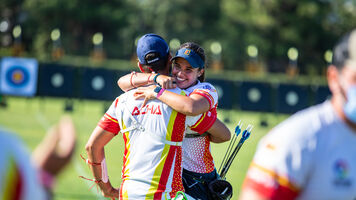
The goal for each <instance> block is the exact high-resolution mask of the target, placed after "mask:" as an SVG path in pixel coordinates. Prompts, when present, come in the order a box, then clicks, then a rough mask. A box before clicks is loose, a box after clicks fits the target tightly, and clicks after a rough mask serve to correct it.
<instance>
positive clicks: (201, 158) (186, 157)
mask: <svg viewBox="0 0 356 200" xmlns="http://www.w3.org/2000/svg"><path fill="white" fill-rule="evenodd" d="M185 91H186V92H187V93H188V94H189V95H192V94H198V95H201V96H203V97H205V98H206V99H207V100H208V101H209V105H210V109H209V110H211V111H208V112H206V113H204V114H203V115H211V114H212V113H215V112H216V110H214V109H216V106H217V103H218V93H217V92H216V89H215V88H214V86H213V85H211V84H210V83H207V82H198V84H196V85H194V86H192V87H190V88H188V89H186V90H185ZM186 133H194V131H192V130H190V129H188V130H187V132H186ZM183 168H184V169H186V170H188V171H191V172H195V173H210V172H212V171H213V170H214V160H213V156H212V155H211V147H210V140H209V137H208V136H204V137H195V138H184V140H183Z"/></svg>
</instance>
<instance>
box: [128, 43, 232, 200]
mask: <svg viewBox="0 0 356 200" xmlns="http://www.w3.org/2000/svg"><path fill="white" fill-rule="evenodd" d="M171 61H172V76H173V78H174V79H175V81H176V84H177V86H178V87H179V88H182V89H184V91H185V93H186V95H187V96H182V95H177V94H174V93H172V92H170V91H167V90H165V89H162V88H160V87H157V86H150V87H141V88H138V89H137V90H136V94H135V95H136V96H137V98H145V101H148V100H150V99H159V100H160V101H162V102H164V103H166V104H167V105H169V106H170V107H172V108H173V109H175V110H177V111H178V112H180V113H183V114H186V115H188V116H190V115H192V116H194V115H198V114H204V113H205V114H207V115H209V114H211V113H216V109H217V104H218V93H217V91H216V89H215V87H214V86H213V85H211V84H210V83H207V82H203V81H204V78H205V77H204V74H205V68H206V64H205V52H204V49H203V48H202V47H200V46H199V45H198V44H196V43H194V42H186V43H184V44H182V45H181V46H180V48H179V49H178V51H177V53H176V55H175V56H174V57H173V58H172V59H171ZM157 88H158V89H157ZM157 92H158V93H157ZM216 123H219V121H218V120H217V121H216V122H215V124H216ZM220 123H221V122H220ZM215 124H214V125H215ZM221 124H222V123H221ZM214 125H213V127H214ZM224 126H225V125H223V124H222V127H224ZM213 127H212V128H213ZM223 129H224V128H222V129H216V131H217V132H218V133H219V131H221V130H223ZM208 133H209V134H207V133H206V134H203V135H200V134H197V133H196V132H194V131H192V130H189V129H188V130H187V131H186V138H185V139H184V140H183V175H182V176H183V185H184V189H185V192H186V193H187V194H189V195H190V196H192V197H194V198H196V199H201V200H209V199H214V198H216V197H212V195H211V194H210V193H209V192H210V191H209V188H208V185H209V184H210V183H212V182H213V181H215V180H217V179H219V175H218V173H217V172H216V168H215V165H214V160H213V157H212V154H211V149H210V142H215V143H222V142H226V141H228V140H230V137H231V134H230V133H227V134H222V133H221V132H220V135H219V134H216V133H214V132H213V131H212V130H209V131H208ZM216 136H218V137H216ZM224 183H226V184H224V185H221V187H223V190H224V189H225V188H226V187H229V186H230V187H229V188H231V185H230V184H229V183H228V182H224ZM223 190H222V191H223ZM226 191H228V192H227V193H229V194H225V195H224V196H221V199H227V198H230V197H231V196H232V190H229V189H228V188H227V190H226ZM219 198H220V197H219Z"/></svg>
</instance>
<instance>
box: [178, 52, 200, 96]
mask: <svg viewBox="0 0 356 200" xmlns="http://www.w3.org/2000/svg"><path fill="white" fill-rule="evenodd" d="M172 65H173V68H172V76H173V77H174V78H176V81H177V86H178V87H179V88H181V89H186V88H189V87H191V86H193V85H194V84H195V83H196V81H197V80H198V77H199V76H201V74H202V73H203V70H204V69H201V70H199V68H193V67H192V66H191V65H190V64H189V62H188V61H187V60H186V59H184V58H176V59H174V60H173V63H172Z"/></svg>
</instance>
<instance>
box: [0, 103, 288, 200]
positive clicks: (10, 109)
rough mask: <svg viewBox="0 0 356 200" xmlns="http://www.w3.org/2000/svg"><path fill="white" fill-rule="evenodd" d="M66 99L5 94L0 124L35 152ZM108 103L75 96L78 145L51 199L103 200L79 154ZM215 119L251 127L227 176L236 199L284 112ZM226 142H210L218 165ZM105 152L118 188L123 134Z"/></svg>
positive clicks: (230, 113) (231, 113) (227, 113)
mask: <svg viewBox="0 0 356 200" xmlns="http://www.w3.org/2000/svg"><path fill="white" fill-rule="evenodd" d="M64 102H65V100H64V99H60V98H31V99H26V98H17V97H8V98H7V104H8V106H7V107H6V108H3V107H0V126H2V127H3V128H5V129H8V130H10V131H12V132H14V133H15V134H17V135H19V137H20V138H22V140H23V141H24V142H25V143H26V144H27V146H28V148H29V150H33V149H34V147H35V146H36V145H37V144H38V143H39V142H40V141H41V139H42V137H43V136H44V135H45V133H46V130H47V129H48V128H49V127H50V126H51V125H54V124H55V123H56V122H58V120H59V118H60V116H61V115H63V114H65V111H64ZM108 105H110V102H103V101H89V100H75V101H74V111H73V112H71V113H66V114H69V115H71V116H72V118H73V120H74V123H75V126H76V130H77V137H78V143H77V148H76V152H75V155H74V157H73V160H72V162H71V164H70V165H69V166H67V167H66V168H65V169H64V171H63V173H61V174H60V176H59V177H58V179H57V182H56V186H55V191H54V194H55V198H54V199H56V200H59V199H61V200H62V199H63V200H69V199H104V198H101V197H100V194H99V193H97V190H96V189H95V187H94V188H93V189H91V190H90V191H89V187H90V186H91V185H92V182H89V181H85V180H83V179H81V178H79V177H78V176H80V175H82V176H85V177H88V178H89V177H91V175H89V174H90V172H89V169H88V167H87V166H86V164H85V163H84V161H82V159H81V158H80V156H79V155H80V154H83V155H85V149H84V146H85V143H86V141H87V140H88V138H89V136H90V134H91V132H92V130H93V129H94V128H95V126H96V124H97V122H98V121H99V119H100V118H101V116H102V115H103V113H104V111H105V110H106V108H107V106H108ZM218 117H219V119H221V120H222V121H225V122H226V124H227V126H228V127H229V128H230V130H231V131H232V132H233V131H234V128H235V126H236V124H237V123H238V121H239V120H242V122H243V123H244V126H243V128H246V126H247V124H252V125H254V129H253V130H252V134H251V137H250V139H248V140H247V141H246V142H245V144H244V146H243V147H242V149H241V150H240V152H239V154H238V155H237V157H236V159H235V161H234V162H233V164H232V165H231V168H230V170H229V172H228V174H227V180H228V181H229V182H230V183H231V184H232V186H233V188H234V197H233V199H237V197H238V193H239V190H240V187H241V184H242V181H243V179H244V177H245V173H246V170H247V167H248V165H249V163H250V161H251V159H252V156H253V153H254V152H255V148H256V145H257V143H258V141H259V140H260V139H261V137H262V136H264V135H265V134H266V133H267V132H268V131H269V130H270V129H271V128H272V127H273V126H274V125H276V124H277V123H279V122H280V121H282V120H283V119H285V118H286V117H287V115H277V114H272V113H263V114H261V113H256V112H242V111H238V110H221V109H220V110H218ZM261 119H265V120H266V119H267V122H268V126H260V120H261ZM228 144H229V143H228V142H227V143H224V144H213V145H212V152H213V156H214V160H215V163H216V166H217V168H218V167H219V166H220V163H221V161H222V159H223V157H224V153H225V151H226V149H227V147H228ZM105 151H106V157H107V158H106V160H107V163H108V171H109V176H110V181H111V183H112V184H113V185H114V186H117V187H118V186H119V184H120V183H121V179H120V173H121V165H122V155H123V140H122V138H121V137H119V136H118V137H116V138H115V139H114V140H113V141H111V142H110V143H109V144H108V146H107V147H106V149H105Z"/></svg>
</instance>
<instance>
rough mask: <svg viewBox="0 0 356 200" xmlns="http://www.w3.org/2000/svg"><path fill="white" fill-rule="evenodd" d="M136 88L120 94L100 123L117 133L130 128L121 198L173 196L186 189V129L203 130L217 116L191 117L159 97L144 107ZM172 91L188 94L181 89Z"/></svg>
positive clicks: (124, 160) (125, 137) (126, 140)
mask: <svg viewBox="0 0 356 200" xmlns="http://www.w3.org/2000/svg"><path fill="white" fill-rule="evenodd" d="M134 91H135V90H131V91H129V92H126V93H125V94H122V95H121V96H119V97H118V98H117V99H116V100H115V101H114V102H113V104H112V105H111V107H110V108H109V109H108V111H107V112H106V113H105V115H104V116H103V118H102V119H101V121H100V122H99V124H98V125H99V126H100V127H101V128H103V129H104V130H106V131H109V132H112V133H114V134H118V133H119V132H121V131H122V130H123V129H126V130H129V131H128V132H124V133H122V136H123V139H124V142H125V150H124V157H123V167H122V179H123V181H122V185H121V187H120V199H170V198H172V197H174V196H175V194H176V192H177V191H183V190H184V189H183V185H182V177H181V173H182V147H181V143H182V141H183V138H184V132H185V130H186V129H187V128H188V127H192V129H194V130H195V131H197V132H201V133H203V132H205V131H206V130H207V129H209V128H210V127H211V126H212V124H213V123H214V122H215V119H216V116H209V117H208V116H205V117H204V118H201V115H199V116H194V117H191V116H189V117H188V116H185V115H183V114H181V113H178V112H176V111H175V110H172V109H171V108H170V107H169V106H168V105H166V104H164V103H162V102H161V101H159V100H151V101H149V102H148V103H147V105H145V106H144V107H142V108H141V105H142V102H143V101H142V100H134V96H133V93H134ZM170 91H172V92H175V93H178V94H182V95H185V93H184V91H182V90H180V89H172V90H170ZM202 124H204V125H202ZM132 127H137V128H136V129H132Z"/></svg>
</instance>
